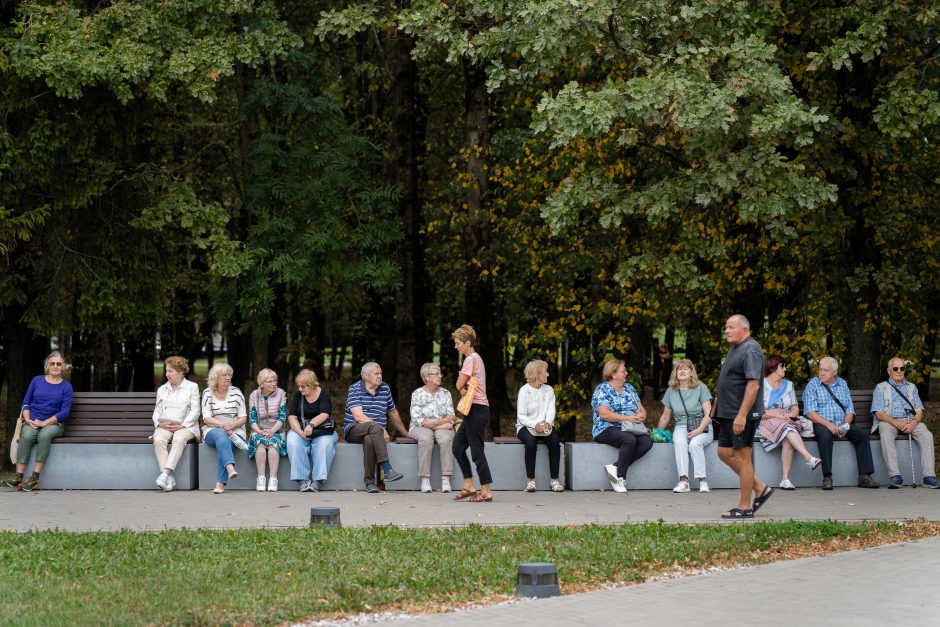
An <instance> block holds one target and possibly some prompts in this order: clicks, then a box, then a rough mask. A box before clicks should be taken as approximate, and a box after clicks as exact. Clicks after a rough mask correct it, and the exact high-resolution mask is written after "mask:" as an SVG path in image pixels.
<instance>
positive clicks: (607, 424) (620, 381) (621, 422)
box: [591, 359, 653, 494]
mask: <svg viewBox="0 0 940 627" xmlns="http://www.w3.org/2000/svg"><path fill="white" fill-rule="evenodd" d="M591 407H593V408H594V428H593V430H592V432H591V434H592V435H593V436H594V441H595V442H600V443H601V444H607V445H609V446H613V447H615V448H617V449H619V451H620V452H619V454H618V456H617V465H616V466H615V465H614V464H607V465H605V466H604V470H605V471H606V473H607V478H608V479H610V485H611V487H612V488H613V489H614V491H616V492H620V493H622V494H626V492H627V486H626V481H625V478H626V476H627V470H628V469H629V468H630V464H632V463H633V462H635V461H636V460H638V459H640V458H641V457H643V456H644V455H646V454H647V453H648V452H649V450H650V449H651V448H653V440H651V439H650V436H649V434H648V433H646V426H645V425H644V423H643V421H644V420H645V419H646V409H644V408H643V403H641V402H640V397H639V395H638V394H637V393H636V390H635V389H634V388H633V386H632V385H630V384H629V383H627V368H626V366H625V365H624V362H623V360H622V359H611V360H610V361H608V362H607V363H606V364H604V381H603V382H601V384H600V385H598V386H597V389H595V390H594V395H593V396H592V397H591Z"/></svg>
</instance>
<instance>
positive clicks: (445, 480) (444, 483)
mask: <svg viewBox="0 0 940 627" xmlns="http://www.w3.org/2000/svg"><path fill="white" fill-rule="evenodd" d="M441 492H450V478H449V477H447V475H444V476H443V477H441Z"/></svg>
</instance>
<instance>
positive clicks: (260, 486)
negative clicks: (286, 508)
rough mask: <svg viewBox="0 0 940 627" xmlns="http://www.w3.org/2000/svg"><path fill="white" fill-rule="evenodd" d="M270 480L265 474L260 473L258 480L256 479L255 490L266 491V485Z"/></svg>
mask: <svg viewBox="0 0 940 627" xmlns="http://www.w3.org/2000/svg"><path fill="white" fill-rule="evenodd" d="M267 483H268V480H267V477H265V476H264V475H258V480H257V481H255V490H256V491H258V492H264V487H265V485H267Z"/></svg>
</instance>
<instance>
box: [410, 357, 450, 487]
mask: <svg viewBox="0 0 940 627" xmlns="http://www.w3.org/2000/svg"><path fill="white" fill-rule="evenodd" d="M421 380H422V381H424V386H423V387H420V388H418V389H417V390H415V391H414V392H413V393H412V394H411V426H410V429H409V431H408V435H410V436H411V437H413V438H414V439H416V440H417V441H418V474H419V475H420V476H421V491H422V492H430V491H431V455H432V454H433V452H434V443H435V442H437V445H438V447H439V448H440V450H441V492H450V476H451V475H452V474H453V472H454V452H453V443H454V423H455V422H456V421H457V417H456V415H455V412H454V399H453V397H452V396H451V395H450V392H449V391H448V390H446V389H444V388H442V387H441V367H440V366H439V365H437V364H433V363H427V364H424V365H423V366H421Z"/></svg>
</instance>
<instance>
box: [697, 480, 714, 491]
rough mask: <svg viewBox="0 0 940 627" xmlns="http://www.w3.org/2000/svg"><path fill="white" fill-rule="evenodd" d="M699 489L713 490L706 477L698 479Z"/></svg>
mask: <svg viewBox="0 0 940 627" xmlns="http://www.w3.org/2000/svg"><path fill="white" fill-rule="evenodd" d="M698 491H699V492H711V489H710V488H709V487H708V482H707V481H706V480H705V479H699V480H698Z"/></svg>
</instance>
